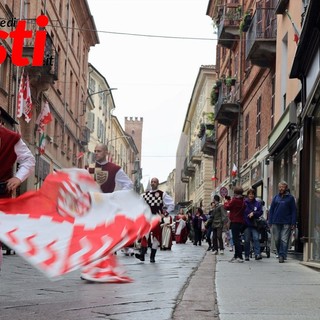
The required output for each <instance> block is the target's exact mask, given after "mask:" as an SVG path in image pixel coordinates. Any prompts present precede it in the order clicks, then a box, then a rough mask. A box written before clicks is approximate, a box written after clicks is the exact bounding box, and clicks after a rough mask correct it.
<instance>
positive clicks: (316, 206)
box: [279, 0, 320, 268]
mask: <svg viewBox="0 0 320 320" xmlns="http://www.w3.org/2000/svg"><path fill="white" fill-rule="evenodd" d="M280 5H281V2H280V1H279V7H280V9H283V8H286V5H287V6H293V5H295V3H294V2H293V1H290V2H289V3H288V4H283V8H282V7H281V6H280ZM297 10H299V12H300V19H299V20H296V21H298V22H297V26H298V28H299V39H298V41H297V48H296V51H295V55H294V57H293V61H292V64H291V68H290V69H289V71H290V78H292V79H298V80H299V84H300V91H299V97H298V99H299V100H298V104H299V107H298V110H297V111H298V120H297V131H298V132H299V135H300V136H299V139H298V143H297V149H298V150H297V151H298V152H297V154H298V161H299V171H300V176H299V185H300V188H299V202H298V206H299V210H300V221H299V222H300V228H299V231H300V233H299V241H300V243H301V244H302V246H303V261H304V263H305V264H307V265H310V266H313V267H317V268H319V267H320V237H319V227H320V100H319V97H320V80H319V79H320V63H319V61H320V58H319V57H320V37H319V35H320V19H319V12H320V3H319V1H314V0H309V1H301V2H300V6H299V7H298V8H297ZM280 13H281V12H280Z"/></svg>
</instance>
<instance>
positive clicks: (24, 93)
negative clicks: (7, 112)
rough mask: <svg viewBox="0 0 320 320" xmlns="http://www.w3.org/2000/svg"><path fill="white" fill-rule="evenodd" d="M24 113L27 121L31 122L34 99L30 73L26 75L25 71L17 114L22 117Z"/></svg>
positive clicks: (20, 88) (21, 82)
mask: <svg viewBox="0 0 320 320" xmlns="http://www.w3.org/2000/svg"><path fill="white" fill-rule="evenodd" d="M23 114H24V119H25V121H26V122H28V123H29V122H30V120H31V117H32V99H31V89H30V81H29V75H28V74H27V75H25V74H24V71H23V72H22V75H21V79H20V85H19V92H18V103H17V110H16V116H17V118H20V117H21V116H22V115H23Z"/></svg>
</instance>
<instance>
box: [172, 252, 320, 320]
mask: <svg viewBox="0 0 320 320" xmlns="http://www.w3.org/2000/svg"><path fill="white" fill-rule="evenodd" d="M262 255H263V259H262V260H259V261H255V260H254V259H251V260H250V261H249V262H244V263H229V262H228V261H229V260H230V259H231V258H232V256H233V252H229V251H228V250H225V254H224V255H217V256H215V255H212V253H211V252H207V253H205V255H204V258H203V260H202V261H201V262H200V264H199V265H198V268H197V269H196V270H195V272H194V274H193V275H192V277H191V279H190V280H189V282H188V283H186V285H185V288H184V290H183V291H182V292H181V294H180V297H179V299H178V301H177V306H176V308H175V311H174V314H173V318H172V319H173V320H180V319H199V320H205V319H220V320H241V319H243V320H247V319H250V320H265V319H268V320H289V319H290V320H301V319H303V320H316V319H317V320H318V319H320V303H319V302H320V273H319V272H318V271H316V270H313V269H311V268H309V267H306V266H303V265H302V264H300V261H299V260H297V259H294V258H290V256H289V257H288V260H287V261H285V263H282V264H280V263H279V262H278V259H277V258H276V256H275V255H274V254H271V257H270V258H267V257H266V255H265V254H262ZM215 262H216V263H215Z"/></svg>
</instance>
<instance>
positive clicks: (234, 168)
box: [231, 163, 238, 177]
mask: <svg viewBox="0 0 320 320" xmlns="http://www.w3.org/2000/svg"><path fill="white" fill-rule="evenodd" d="M237 173H238V168H237V166H236V164H235V163H234V164H233V167H232V171H231V175H232V176H233V177H235V176H236V175H237Z"/></svg>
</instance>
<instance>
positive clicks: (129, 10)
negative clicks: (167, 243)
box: [88, 0, 216, 184]
mask: <svg viewBox="0 0 320 320" xmlns="http://www.w3.org/2000/svg"><path fill="white" fill-rule="evenodd" d="M88 3H89V6H90V10H91V13H92V15H93V17H94V20H95V23H96V27H97V30H98V32H99V39H100V44H99V45H96V46H95V47H94V48H91V51H90V54H89V61H90V63H92V64H93V65H94V67H95V68H96V69H98V70H99V72H100V73H102V74H103V75H104V77H105V78H106V80H107V81H108V83H109V86H110V87H112V88H117V90H115V91H113V92H112V93H113V97H114V101H115V105H116V111H115V112H114V113H113V114H114V115H116V116H117V117H118V119H119V121H120V123H121V124H122V125H123V126H124V118H125V117H143V144H142V157H141V160H142V168H143V177H144V178H143V183H144V184H146V181H148V180H149V179H151V178H152V177H158V178H159V180H160V181H165V180H166V179H167V176H168V174H169V173H170V172H171V171H172V170H173V169H174V168H175V157H176V151H177V146H178V142H179V138H180V134H181V131H182V125H183V121H184V117H185V113H186V111H187V108H188V104H189V101H190V98H191V94H192V90H193V86H194V84H195V80H196V77H197V75H198V72H199V68H200V66H201V65H208V64H214V63H215V45H216V42H215V41H214V40H212V39H214V38H215V37H216V35H215V34H214V33H213V26H212V20H211V18H210V17H208V16H207V15H206V10H207V5H208V0H88ZM110 32H114V33H110ZM118 33H121V34H118ZM132 34H138V35H139V36H135V35H132ZM162 36H163V37H162ZM166 36H168V37H174V38H166ZM180 38H181V39H180ZM186 38H202V40H199V39H186ZM210 39H211V40H210Z"/></svg>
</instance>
